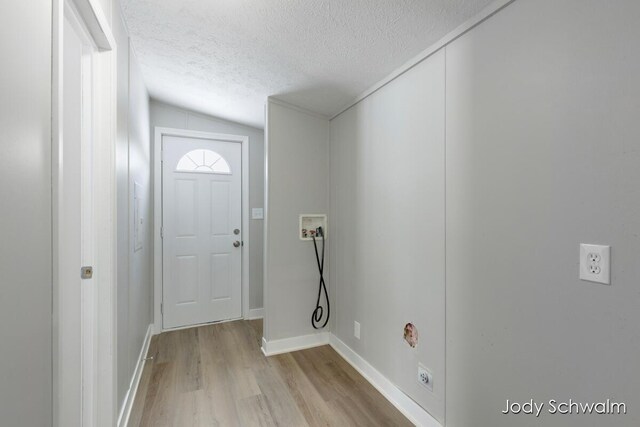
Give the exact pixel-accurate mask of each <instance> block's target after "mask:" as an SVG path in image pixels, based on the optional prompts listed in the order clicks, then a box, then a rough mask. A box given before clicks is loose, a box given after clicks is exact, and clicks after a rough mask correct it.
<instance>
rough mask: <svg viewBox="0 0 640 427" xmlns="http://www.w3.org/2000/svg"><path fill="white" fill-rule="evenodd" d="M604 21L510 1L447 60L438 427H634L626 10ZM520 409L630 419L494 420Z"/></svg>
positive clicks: (631, 119)
mask: <svg viewBox="0 0 640 427" xmlns="http://www.w3.org/2000/svg"><path fill="white" fill-rule="evenodd" d="M612 6H613V4H611V3H609V2H604V1H599V0H563V1H556V0H517V1H516V2H515V3H513V4H512V5H510V6H508V7H507V8H506V9H504V10H503V11H501V12H499V13H498V14H497V15H495V16H494V17H492V18H491V19H489V20H487V21H486V22H485V23H483V24H482V25H480V26H479V27H477V28H476V29H474V30H473V31H471V32H469V33H468V34H466V35H465V36H463V37H461V38H459V39H458V40H456V41H455V42H453V43H452V44H451V45H449V46H448V47H447V153H446V158H447V169H446V170H447V425H448V426H450V427H467V426H470V425H476V426H494V427H501V426H504V427H511V426H513V425H536V426H558V425H562V426H566V427H570V426H576V427H577V426H580V427H589V426H594V427H595V426H603V425H607V426H629V427H631V426H638V425H640V412H638V408H640V381H639V380H638V378H639V377H640V363H638V361H639V360H640V310H639V307H640V287H639V284H638V278H640V263H639V262H638V255H639V254H640V239H638V230H640V192H639V189H640V185H639V183H640V151H639V148H640V121H639V120H638V117H640V83H639V82H638V76H640V56H639V55H638V54H637V45H638V42H639V41H640V26H638V22H640V3H638V2H637V1H634V0H621V1H617V2H615V6H614V7H612ZM579 243H599V244H609V245H612V285H611V286H604V285H598V284H593V283H587V282H582V281H580V280H578V245H579ZM531 398H534V399H536V400H539V401H541V402H543V401H548V400H549V399H561V400H562V399H569V398H572V399H574V400H577V401H583V402H591V401H603V400H606V399H607V398H611V399H614V400H617V401H622V402H626V403H627V407H628V408H629V413H628V414H627V415H626V416H602V415H599V416H591V417H585V416H575V415H574V416H558V415H555V416H550V415H548V414H546V415H545V416H543V417H541V418H539V419H535V418H532V417H526V416H521V417H520V418H516V417H512V416H504V415H501V414H500V411H501V410H503V408H504V407H505V406H506V404H505V402H506V399H513V400H520V401H522V400H528V399H531Z"/></svg>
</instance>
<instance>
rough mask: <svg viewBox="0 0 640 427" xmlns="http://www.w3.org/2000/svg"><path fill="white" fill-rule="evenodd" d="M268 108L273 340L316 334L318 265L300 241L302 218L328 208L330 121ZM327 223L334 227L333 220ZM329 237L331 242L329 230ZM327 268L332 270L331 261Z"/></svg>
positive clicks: (268, 306) (268, 293) (269, 335)
mask: <svg viewBox="0 0 640 427" xmlns="http://www.w3.org/2000/svg"><path fill="white" fill-rule="evenodd" d="M267 109H268V112H267V134H268V142H267V145H268V147H267V149H268V153H267V162H268V165H269V166H268V167H269V177H268V183H267V186H268V189H267V191H268V206H267V207H266V209H267V211H266V216H267V224H266V226H267V242H266V254H267V257H266V260H265V301H266V303H265V318H266V324H265V332H264V336H265V338H266V339H267V340H268V341H271V340H277V339H283V338H291V337H297V336H300V335H307V334H312V333H314V332H316V331H315V329H313V327H312V326H311V313H312V312H313V310H314V308H315V303H316V298H317V295H318V281H319V276H318V267H317V265H316V259H315V254H314V250H313V243H312V242H310V241H301V240H300V239H299V238H298V225H299V222H298V221H299V215H300V214H304V213H318V214H321V213H326V212H327V211H328V208H329V199H328V197H329V193H328V182H329V177H328V175H327V171H328V170H329V164H328V161H329V157H328V156H329V122H328V120H326V119H323V118H320V117H317V116H312V115H309V114H306V113H303V112H300V111H297V110H294V109H291V108H287V107H284V106H282V105H279V104H275V103H272V102H268V103H267ZM328 224H329V225H328V227H329V228H330V227H331V218H329V219H328ZM328 235H329V237H328V239H331V231H329V233H328ZM325 268H326V269H327V271H328V270H329V269H330V268H331V267H330V265H329V263H328V262H327V263H326V266H325ZM330 326H331V325H329V326H328V327H330Z"/></svg>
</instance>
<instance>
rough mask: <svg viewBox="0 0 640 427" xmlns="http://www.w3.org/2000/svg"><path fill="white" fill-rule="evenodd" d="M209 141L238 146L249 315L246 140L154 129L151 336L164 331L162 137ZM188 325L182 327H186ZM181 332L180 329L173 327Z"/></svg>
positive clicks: (245, 297)
mask: <svg viewBox="0 0 640 427" xmlns="http://www.w3.org/2000/svg"><path fill="white" fill-rule="evenodd" d="M164 136H178V137H184V138H199V139H212V140H217V141H220V140H222V141H229V142H237V143H240V144H242V242H243V245H242V317H243V318H247V317H248V316H249V246H250V242H249V236H250V233H249V137H248V136H245V135H229V134H224V133H211V132H200V131H195V130H187V129H174V128H165V127H156V128H155V137H154V144H153V245H154V246H153V289H154V290H153V295H154V298H153V299H154V303H153V306H154V308H153V323H154V333H155V334H159V333H161V332H163V331H165V330H167V329H164V327H163V326H162V312H161V304H162V236H161V232H162V230H161V228H162V138H163V137H164ZM189 327H191V326H186V328H189ZM176 329H183V328H176Z"/></svg>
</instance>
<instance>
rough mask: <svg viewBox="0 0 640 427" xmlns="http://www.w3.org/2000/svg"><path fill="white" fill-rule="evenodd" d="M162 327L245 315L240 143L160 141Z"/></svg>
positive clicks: (180, 138)
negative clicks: (242, 291)
mask: <svg viewBox="0 0 640 427" xmlns="http://www.w3.org/2000/svg"><path fill="white" fill-rule="evenodd" d="M162 156H163V157H162V228H163V229H162V235H163V240H162V242H163V247H162V249H163V256H162V257H163V263H162V264H163V273H162V282H163V294H162V301H163V302H162V306H163V317H162V318H163V327H164V328H165V329H169V328H176V327H181V326H188V325H197V324H201V323H208V322H215V321H219V320H228V319H236V318H239V317H241V316H242V295H241V288H242V279H241V274H242V273H241V272H242V247H241V246H242V229H241V224H242V151H241V144H240V143H238V142H230V141H221V140H210V139H199V138H187V137H177V136H164V137H163V139H162Z"/></svg>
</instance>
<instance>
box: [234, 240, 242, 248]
mask: <svg viewBox="0 0 640 427" xmlns="http://www.w3.org/2000/svg"><path fill="white" fill-rule="evenodd" d="M233 247H234V248H239V247H240V242H239V241H237V240H236V241H235V242H233Z"/></svg>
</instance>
